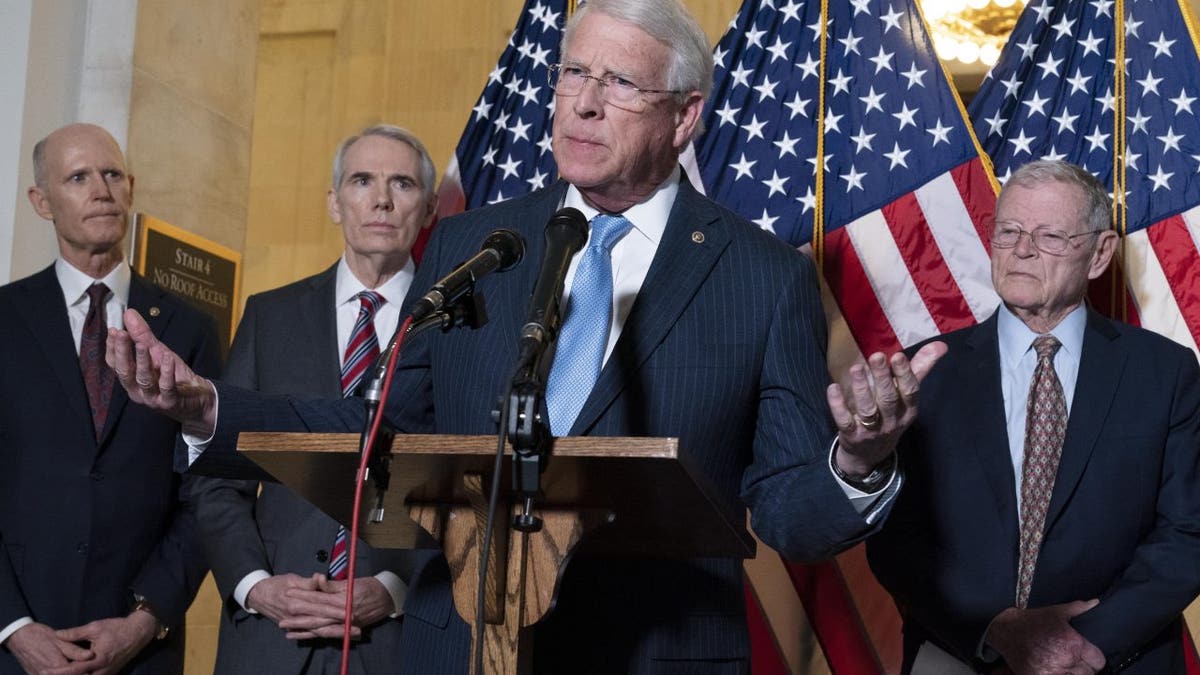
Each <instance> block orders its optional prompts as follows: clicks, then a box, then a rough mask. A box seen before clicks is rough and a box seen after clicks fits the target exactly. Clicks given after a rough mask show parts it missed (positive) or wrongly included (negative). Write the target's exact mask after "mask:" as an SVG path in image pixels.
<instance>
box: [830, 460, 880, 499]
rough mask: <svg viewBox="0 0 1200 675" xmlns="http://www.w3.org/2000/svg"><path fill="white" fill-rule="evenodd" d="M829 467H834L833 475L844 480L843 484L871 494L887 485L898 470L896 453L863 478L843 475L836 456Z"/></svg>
mask: <svg viewBox="0 0 1200 675" xmlns="http://www.w3.org/2000/svg"><path fill="white" fill-rule="evenodd" d="M835 455H836V453H835ZM829 465H830V466H832V467H833V473H835V474H836V475H837V477H838V478H840V479H842V482H844V483H846V485H849V486H850V487H852V488H854V489H855V490H861V491H862V492H866V493H868V494H869V493H872V492H877V491H878V490H879V489H880V488H882V487H883V486H884V484H886V483H887V480H888V478H889V477H890V476H891V475H892V471H893V470H895V468H896V453H894V452H893V453H892V454H890V455H888V458H887V459H885V460H883V462H882V463H880V464H879V465H878V466H876V467H875V469H874V470H873V471H871V473H869V474H867V475H865V476H863V477H861V478H851V477H850V476H848V475H846V474H845V473H843V472H842V469H841V467H839V466H838V463H837V457H836V456H830V458H829Z"/></svg>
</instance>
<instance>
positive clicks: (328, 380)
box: [195, 264, 411, 675]
mask: <svg viewBox="0 0 1200 675" xmlns="http://www.w3.org/2000/svg"><path fill="white" fill-rule="evenodd" d="M336 284H337V265H336V264H335V265H334V266H333V267H330V268H329V269H327V270H325V271H324V272H321V273H320V274H317V275H314V276H311V277H308V278H306V279H301V280H299V281H297V282H295V283H291V284H288V285H287V286H283V287H281V288H276V289H274V290H270V291H267V292H265V293H260V294H256V295H252V296H250V299H249V300H247V301H246V311H245V312H243V314H242V321H241V323H240V324H239V325H238V329H237V334H236V335H235V336H234V339H233V347H232V348H231V349H230V351H229V363H228V364H227V366H226V369H225V378H226V381H227V382H229V383H230V384H234V385H237V386H241V387H247V388H249V389H254V390H257V391H261V392H265V393H272V394H294V395H297V396H325V397H329V398H336V397H338V396H340V395H341V393H342V378H341V358H340V356H339V354H338V344H337V316H336V312H335V309H336V308H335V305H336V298H335V296H334V293H335V288H336ZM401 300H402V299H401V298H396V299H395V301H396V302H399V301H401ZM195 485H196V490H195V492H196V498H195V502H196V515H197V517H198V519H199V521H200V532H201V535H202V539H203V541H204V548H205V552H206V553H207V555H208V559H209V562H210V563H211V565H212V571H213V577H214V578H215V579H216V582H217V588H219V589H220V591H221V597H222V598H223V599H224V611H223V612H222V613H221V635H220V645H219V648H218V650H217V665H216V672H218V673H221V674H222V675H239V674H242V675H260V674H262V673H299V672H301V670H302V669H303V665H304V663H305V660H306V659H308V658H309V654H310V653H311V652H312V650H313V648H321V649H327V650H334V651H340V650H341V640H340V639H339V640H304V641H299V642H297V641H296V640H288V639H287V638H286V637H285V636H284V631H282V630H281V629H280V628H279V627H278V626H276V625H275V623H274V622H273V621H271V620H270V619H268V618H266V617H264V616H262V615H251V614H249V613H248V612H246V611H245V610H243V609H242V608H241V606H240V605H238V604H237V602H236V601H235V600H234V599H233V590H234V588H235V587H236V586H237V584H238V583H239V582H240V581H241V580H242V579H243V578H245V576H246V575H247V574H249V573H251V572H253V571H254V570H259V569H261V570H266V571H267V572H268V573H271V574H286V573H289V572H291V573H294V574H298V575H300V576H303V577H311V576H312V575H313V574H315V573H318V572H325V571H327V570H328V569H329V550H330V548H331V547H332V544H333V539H334V535H335V534H336V533H337V530H338V524H337V522H335V521H334V520H333V519H332V518H330V517H329V516H327V515H325V514H324V513H322V512H321V511H320V510H318V509H317V508H316V507H314V506H313V505H311V504H309V503H308V502H306V501H305V500H304V499H303V498H302V497H300V496H298V495H296V494H295V493H294V492H292V491H291V490H290V489H288V488H286V487H284V486H282V485H279V484H277V483H273V482H263V483H261V487H262V492H261V494H260V493H259V487H260V482H259V481H256V480H232V479H220V478H207V477H197V478H196V480H195ZM408 556H409V554H408V553H407V552H405V551H392V550H378V549H373V548H371V547H370V546H367V545H366V544H365V543H362V542H360V543H359V546H358V562H357V563H356V569H357V572H356V574H357V575H358V576H360V577H361V576H371V575H373V574H376V573H378V572H379V571H381V570H389V571H391V572H394V573H396V574H397V575H399V576H400V577H401V578H402V579H404V580H405V581H407V580H408V579H409V577H410V576H411V569H409V563H408V560H407V557H408ZM365 635H366V638H365V639H363V640H361V641H359V642H357V643H356V644H355V646H354V652H355V654H356V658H358V659H359V660H361V662H362V664H363V666H364V668H365V669H366V672H368V673H382V672H389V671H390V670H392V668H391V666H392V664H393V663H394V661H395V659H396V654H397V653H398V651H399V642H400V622H399V621H398V620H396V619H384V620H383V621H381V622H379V623H378V624H376V625H375V626H372V627H371V628H370V629H368V630H367V631H365Z"/></svg>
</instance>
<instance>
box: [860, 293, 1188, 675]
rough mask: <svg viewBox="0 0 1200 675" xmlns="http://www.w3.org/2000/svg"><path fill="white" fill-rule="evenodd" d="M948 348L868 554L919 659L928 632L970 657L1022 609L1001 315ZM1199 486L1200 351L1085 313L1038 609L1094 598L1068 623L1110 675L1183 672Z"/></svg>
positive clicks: (955, 336)
mask: <svg viewBox="0 0 1200 675" xmlns="http://www.w3.org/2000/svg"><path fill="white" fill-rule="evenodd" d="M938 339H940V340H943V341H945V342H946V344H948V345H949V347H950V351H949V353H948V354H946V356H945V357H944V358H943V359H942V360H941V361H940V362H938V364H937V365H936V366H935V367H934V369H933V370H932V371H931V372H930V373H929V376H928V377H927V378H926V379H925V381H924V382H923V383H922V385H921V414H920V417H919V419H918V420H917V422H916V423H915V424H914V425H913V426H912V427H911V428H910V429H909V430H908V432H907V433H906V434H905V436H904V438H903V439H902V441H901V447H900V461H901V463H902V464H903V466H904V470H905V475H906V477H907V478H908V484H907V485H906V486H905V488H904V491H903V492H902V493H901V495H900V496H899V497H898V498H897V500H896V505H895V508H894V510H893V512H892V515H891V517H890V519H889V520H888V523H887V524H886V525H885V526H884V528H883V530H882V532H880V533H879V534H878V535H877V536H875V537H872V538H871V539H870V540H869V541H868V543H867V553H868V556H869V559H870V563H871V568H872V569H873V570H874V572H875V575H876V576H877V577H878V578H879V580H880V581H881V582H882V583H883V585H884V586H885V587H887V589H888V590H889V591H890V592H891V593H892V595H893V596H895V598H896V602H897V605H899V607H900V609H901V612H902V614H904V616H905V631H906V637H907V640H906V642H907V643H908V644H909V646H910V651H911V649H915V648H916V647H917V645H918V643H919V642H920V641H921V640H924V639H932V640H934V641H936V642H937V643H939V644H940V645H941V646H942V647H943V648H945V649H947V650H948V651H950V652H951V653H953V654H955V655H957V656H958V657H959V658H961V659H964V660H969V659H971V657H972V656H973V655H974V654H975V650H976V648H977V647H978V645H979V643H980V640H981V638H982V637H983V635H984V632H985V631H986V629H987V626H988V623H989V622H990V621H991V619H992V617H994V616H995V615H996V614H998V613H1000V611H1001V610H1003V609H1005V608H1007V607H1010V606H1012V604H1013V602H1014V589H1015V588H1016V570H1017V557H1018V555H1017V548H1018V546H1017V542H1018V540H1019V538H1020V536H1019V524H1018V523H1019V518H1018V514H1017V505H1016V486H1017V481H1018V477H1016V476H1014V475H1013V469H1012V462H1011V460H1010V456H1009V449H1008V440H1007V438H1008V434H1007V431H1006V429H1005V421H1004V401H1003V398H1002V394H1001V388H1000V387H1001V385H1000V356H999V347H998V340H997V336H996V317H995V315H993V316H992V317H991V318H990V319H988V320H987V321H985V322H983V323H981V324H979V325H977V326H973V327H971V328H966V329H963V330H960V331H957V332H954V333H950V334H948V335H945V336H942V337H940V338H938ZM914 349H915V347H914ZM1021 404H1022V405H1023V403H1021ZM1198 486H1200V368H1198V367H1197V362H1196V356H1195V355H1194V354H1193V353H1192V352H1191V351H1189V350H1188V349H1185V348H1183V347H1181V346H1179V345H1177V344H1175V343H1174V342H1171V341H1170V340H1167V339H1166V338H1163V337H1161V336H1159V335H1156V334H1154V333H1150V332H1149V331H1145V330H1142V329H1140V328H1135V327H1132V326H1129V325H1126V324H1120V323H1116V322H1113V321H1109V320H1108V319H1105V318H1103V317H1101V316H1100V315H1098V314H1096V313H1094V312H1089V314H1088V321H1087V329H1086V332H1085V334H1084V339H1083V354H1082V358H1081V360H1080V364H1079V378H1078V380H1077V382H1076V385H1075V398H1074V402H1073V403H1072V406H1071V415H1070V419H1069V421H1068V426H1067V435H1066V440H1065V441H1064V446H1063V452H1062V459H1061V463H1060V465H1059V469H1058V477H1057V479H1056V481H1055V486H1054V492H1053V495H1052V497H1051V500H1050V508H1049V511H1048V512H1047V514H1046V529H1045V539H1044V540H1043V543H1042V548H1041V553H1040V555H1039V558H1038V562H1037V566H1036V568H1035V573H1034V579H1033V589H1032V592H1031V595H1030V598H1029V606H1030V607H1040V606H1045V605H1052V604H1058V603H1063V602H1070V601H1073V600H1088V599H1091V598H1099V599H1100V604H1099V605H1098V606H1097V607H1096V608H1094V609H1092V610H1091V611H1088V612H1086V613H1085V614H1082V615H1080V616H1079V617H1077V618H1076V619H1074V620H1073V621H1072V624H1073V625H1074V626H1075V628H1076V629H1077V630H1078V631H1079V632H1080V633H1081V634H1082V635H1083V636H1084V637H1085V638H1087V639H1088V640H1090V641H1092V642H1093V643H1094V644H1096V645H1097V646H1098V647H1100V649H1101V650H1103V651H1104V654H1105V656H1106V657H1107V659H1108V664H1109V667H1110V669H1111V670H1115V669H1118V668H1125V669H1126V671H1127V672H1131V673H1147V674H1150V673H1154V674H1165V673H1183V672H1184V670H1183V662H1182V658H1183V650H1182V645H1181V643H1180V639H1181V635H1182V631H1181V626H1180V613H1181V612H1182V611H1183V609H1184V608H1185V607H1186V606H1187V605H1188V603H1190V602H1191V601H1192V599H1193V598H1195V597H1196V593H1197V592H1200V489H1198ZM976 665H977V666H978V665H981V664H978V663H977V664H976Z"/></svg>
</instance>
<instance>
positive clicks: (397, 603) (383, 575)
mask: <svg viewBox="0 0 1200 675" xmlns="http://www.w3.org/2000/svg"><path fill="white" fill-rule="evenodd" d="M375 578H376V579H378V580H379V583H381V584H383V587H384V588H386V589H387V592H388V595H390V596H392V605H393V606H394V608H395V610H396V611H395V612H392V613H391V614H390V615H389V616H390V617H391V618H393V619H395V618H397V617H399V616H400V615H401V614H403V613H404V598H405V597H406V596H407V595H408V584H406V583H404V580H403V579H401V578H400V577H398V576H396V575H395V574H394V573H392V572H389V571H387V570H383V571H382V572H380V573H379V574H376V575H375Z"/></svg>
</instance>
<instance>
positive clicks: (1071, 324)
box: [996, 303, 1087, 364]
mask: <svg viewBox="0 0 1200 675" xmlns="http://www.w3.org/2000/svg"><path fill="white" fill-rule="evenodd" d="M1085 328H1087V308H1086V307H1084V305H1083V303H1080V304H1079V306H1078V307H1076V308H1075V309H1073V310H1071V313H1070V314H1068V315H1067V316H1066V318H1064V319H1063V320H1062V321H1059V322H1058V325H1057V326H1055V327H1054V328H1053V329H1051V330H1050V334H1051V335H1053V336H1054V337H1055V338H1057V339H1058V341H1059V343H1060V344H1061V345H1062V347H1060V349H1061V350H1063V351H1064V352H1065V353H1066V354H1067V355H1068V356H1070V357H1071V358H1072V359H1074V360H1075V361H1078V360H1079V358H1080V356H1081V355H1082V354H1083V333H1084V329H1085ZM996 329H997V334H998V336H999V340H1000V359H1001V361H1002V362H1003V363H1005V364H1012V363H1016V362H1018V361H1020V360H1021V358H1022V357H1023V356H1024V355H1025V353H1026V352H1028V351H1029V350H1030V349H1032V348H1033V341H1034V339H1035V338H1037V336H1038V335H1040V333H1035V332H1033V331H1032V330H1030V329H1029V326H1026V325H1025V322H1023V321H1021V320H1020V319H1018V318H1017V315H1015V314H1013V313H1012V311H1011V310H1009V308H1008V307H1007V306H1006V305H1005V304H1004V303H1000V309H999V310H998V312H997V317H996Z"/></svg>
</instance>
